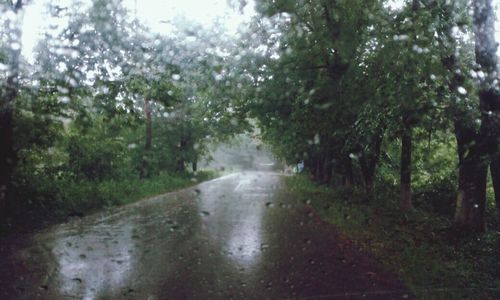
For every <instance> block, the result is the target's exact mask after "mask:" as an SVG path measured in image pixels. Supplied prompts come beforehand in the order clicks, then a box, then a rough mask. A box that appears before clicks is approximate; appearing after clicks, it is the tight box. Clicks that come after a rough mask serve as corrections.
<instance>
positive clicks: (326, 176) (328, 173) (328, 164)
mask: <svg viewBox="0 0 500 300" xmlns="http://www.w3.org/2000/svg"><path fill="white" fill-rule="evenodd" d="M332 175H333V163H332V157H331V155H330V153H328V154H327V155H326V158H325V163H324V170H323V183H325V184H330V183H331V182H332Z"/></svg>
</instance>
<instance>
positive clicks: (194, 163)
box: [192, 158, 198, 172]
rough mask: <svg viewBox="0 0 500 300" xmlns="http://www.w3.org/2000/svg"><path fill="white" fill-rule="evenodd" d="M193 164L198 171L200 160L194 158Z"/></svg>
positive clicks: (194, 170) (194, 169) (195, 170)
mask: <svg viewBox="0 0 500 300" xmlns="http://www.w3.org/2000/svg"><path fill="white" fill-rule="evenodd" d="M192 166H193V172H197V171H198V160H197V159H196V158H195V159H194V160H193V162H192Z"/></svg>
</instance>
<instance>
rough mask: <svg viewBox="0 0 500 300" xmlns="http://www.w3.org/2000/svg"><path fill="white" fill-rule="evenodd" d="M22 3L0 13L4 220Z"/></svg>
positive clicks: (12, 157) (0, 203) (0, 202)
mask: <svg viewBox="0 0 500 300" xmlns="http://www.w3.org/2000/svg"><path fill="white" fill-rule="evenodd" d="M23 5H24V1H22V0H17V1H12V0H11V1H7V3H6V4H3V5H2V7H0V12H1V13H2V14H3V13H5V14H7V15H8V16H9V17H8V18H7V20H5V21H4V28H6V29H7V33H6V35H7V38H6V45H7V47H6V49H5V48H4V49H1V50H2V51H5V54H6V62H7V63H6V65H7V71H8V72H7V77H6V78H5V83H4V84H2V85H1V86H0V87H1V94H0V137H1V140H2V142H1V144H0V218H1V219H2V221H5V220H6V219H7V218H6V217H7V216H8V212H9V210H10V209H11V203H10V201H12V199H11V192H12V176H13V173H14V169H15V167H16V161H17V157H16V151H15V149H14V140H15V139H14V122H15V120H14V102H15V101H16V98H17V97H18V93H19V86H20V83H19V70H20V56H21V23H22V21H21V20H22V16H21V15H22V13H21V11H22V8H23Z"/></svg>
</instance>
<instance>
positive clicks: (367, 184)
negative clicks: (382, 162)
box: [359, 130, 382, 199]
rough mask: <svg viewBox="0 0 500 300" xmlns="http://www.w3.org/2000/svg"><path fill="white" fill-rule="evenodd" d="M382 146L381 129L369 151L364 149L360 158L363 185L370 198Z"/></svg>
mask: <svg viewBox="0 0 500 300" xmlns="http://www.w3.org/2000/svg"><path fill="white" fill-rule="evenodd" d="M381 146H382V131H381V130H379V131H378V132H377V133H376V134H375V135H374V136H373V141H372V143H371V145H370V147H369V150H368V151H363V153H362V154H361V157H360V159H359V163H360V167H361V173H362V176H363V187H364V189H365V193H366V196H367V198H368V199H372V198H373V185H374V181H375V171H376V169H377V164H378V161H379V158H380V148H381Z"/></svg>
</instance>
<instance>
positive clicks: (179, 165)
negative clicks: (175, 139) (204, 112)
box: [177, 136, 189, 172]
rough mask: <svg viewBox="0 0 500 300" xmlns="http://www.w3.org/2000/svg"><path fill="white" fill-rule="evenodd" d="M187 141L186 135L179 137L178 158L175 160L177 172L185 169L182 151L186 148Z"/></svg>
mask: <svg viewBox="0 0 500 300" xmlns="http://www.w3.org/2000/svg"><path fill="white" fill-rule="evenodd" d="M188 143H189V138H187V137H186V136H182V137H181V141H180V149H179V150H180V156H179V159H178V160H177V171H178V172H184V171H185V170H186V159H185V157H184V152H185V151H186V150H187V149H186V148H187V146H188Z"/></svg>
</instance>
